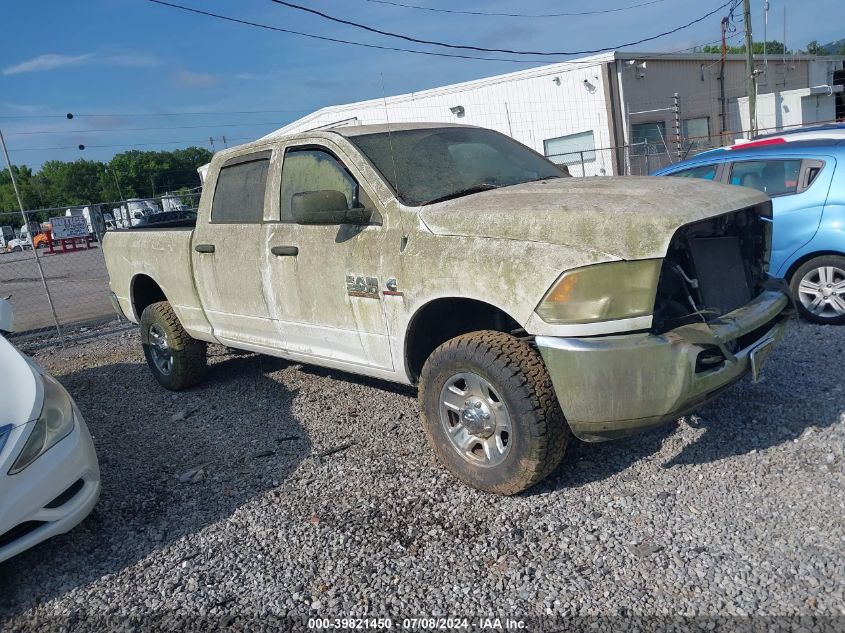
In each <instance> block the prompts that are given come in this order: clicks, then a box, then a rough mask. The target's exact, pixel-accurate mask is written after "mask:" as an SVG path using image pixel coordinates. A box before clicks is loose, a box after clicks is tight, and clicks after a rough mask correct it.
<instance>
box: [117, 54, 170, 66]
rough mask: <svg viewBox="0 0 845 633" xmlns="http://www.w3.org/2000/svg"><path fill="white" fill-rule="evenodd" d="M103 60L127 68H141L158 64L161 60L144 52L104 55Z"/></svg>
mask: <svg viewBox="0 0 845 633" xmlns="http://www.w3.org/2000/svg"><path fill="white" fill-rule="evenodd" d="M103 61H104V62H105V63H106V64H109V65H110V66H125V67H128V68H143V67H148V66H158V65H160V64H161V60H159V58H158V57H156V56H154V55H144V54H124V53H120V54H117V55H109V56H108V57H104V58H103Z"/></svg>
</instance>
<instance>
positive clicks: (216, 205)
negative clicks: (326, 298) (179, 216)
mask: <svg viewBox="0 0 845 633" xmlns="http://www.w3.org/2000/svg"><path fill="white" fill-rule="evenodd" d="M270 158H271V151H270V150H265V151H260V152H255V151H254V150H253V151H250V152H247V153H244V154H242V155H239V156H235V157H233V158H230V159H228V160H227V161H226V162H225V163H224V164H223V166H222V167H221V169H220V171H219V172H218V173H217V175H216V178H215V177H214V176H211V177H210V178H209V181H208V182H206V184H205V186H206V187H207V188H210V189H211V190H212V191H213V192H214V193H213V197H207V196H203V204H204V205H208V206H209V207H210V208H204V209H201V210H200V215H199V219H198V221H197V226H196V228H195V229H194V240H193V245H192V248H193V252H192V253H191V255H192V258H193V266H194V278H195V280H196V286H197V292H198V293H199V297H200V300H201V302H202V305H203V308H204V309H205V312H206V316H207V317H208V321H209V322H210V323H211V326H212V328H213V331H214V335H215V336H216V337H217V338H218V339H219V340H220V341H221V342H222V343H228V342H232V343H238V344H239V346H240V347H247V348H253V349H258V350H259V351H260V348H265V347H267V348H279V347H280V346H281V340H280V339H279V334H278V330H277V329H276V327H275V325H274V323H273V322H272V320H271V319H270V312H269V310H268V309H267V304H266V302H265V301H264V290H263V287H262V280H261V276H262V273H261V266H262V263H263V258H262V255H263V250H264V249H263V248H262V246H261V240H262V237H263V228H262V223H263V221H264V215H265V209H269V208H270V205H269V198H270V196H269V194H268V187H267V182H268V180H269V178H268V174H269V172H270ZM209 198H210V202H206V200H208V199H209Z"/></svg>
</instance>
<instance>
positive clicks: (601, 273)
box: [536, 259, 663, 324]
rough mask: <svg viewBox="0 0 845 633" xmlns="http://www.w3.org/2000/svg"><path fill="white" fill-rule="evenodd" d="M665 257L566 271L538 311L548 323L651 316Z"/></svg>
mask: <svg viewBox="0 0 845 633" xmlns="http://www.w3.org/2000/svg"><path fill="white" fill-rule="evenodd" d="M662 263H663V260H662V259H641V260H636V261H617V262H607V263H604V264H595V265H593V266H585V267H584V268H576V269H574V270H570V271H567V272H565V273H563V274H562V275H561V276H560V278H558V280H557V281H556V282H555V283H554V285H553V286H552V287H551V289H549V291H548V292H547V293H546V296H545V297H543V300H542V301H541V302H540V305H538V306H537V308H536V312H537V314H538V315H540V318H541V319H543V321H545V322H546V323H555V324H557V323H595V322H597V321H612V320H616V319H629V318H633V317H639V316H648V315H649V314H651V313H652V310H653V309H654V297H655V295H656V293H657V282H658V281H659V279H660V267H661V265H662Z"/></svg>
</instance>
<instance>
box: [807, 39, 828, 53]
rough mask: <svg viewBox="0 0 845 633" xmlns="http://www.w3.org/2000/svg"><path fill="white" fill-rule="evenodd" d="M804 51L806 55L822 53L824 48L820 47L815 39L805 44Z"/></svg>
mask: <svg viewBox="0 0 845 633" xmlns="http://www.w3.org/2000/svg"><path fill="white" fill-rule="evenodd" d="M806 53H807V54H808V55H824V50H823V49H822V45H821V44H819V43H818V42H817V41H816V40H813V41H812V42H810V43H808V44H807V49H806Z"/></svg>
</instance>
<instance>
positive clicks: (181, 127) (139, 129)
mask: <svg viewBox="0 0 845 633" xmlns="http://www.w3.org/2000/svg"><path fill="white" fill-rule="evenodd" d="M264 125H279V122H278V121H265V122H264V123H209V124H208V125H172V126H163V127H124V128H111V129H102V130H36V131H31V132H9V133H7V134H6V136H29V135H33V134H92V133H95V132H96V133H98V134H101V133H114V132H151V131H154V130H200V129H208V128H218V127H260V126H264Z"/></svg>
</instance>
